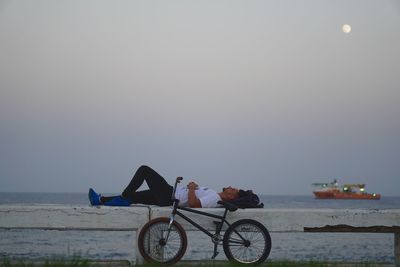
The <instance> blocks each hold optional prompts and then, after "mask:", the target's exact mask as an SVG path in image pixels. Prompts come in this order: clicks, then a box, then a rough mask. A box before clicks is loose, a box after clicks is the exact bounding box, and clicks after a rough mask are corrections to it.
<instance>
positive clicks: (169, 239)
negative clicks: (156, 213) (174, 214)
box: [138, 217, 187, 264]
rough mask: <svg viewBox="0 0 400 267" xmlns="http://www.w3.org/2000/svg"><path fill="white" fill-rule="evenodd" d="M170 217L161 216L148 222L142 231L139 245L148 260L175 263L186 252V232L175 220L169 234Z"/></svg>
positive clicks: (141, 252)
mask: <svg viewBox="0 0 400 267" xmlns="http://www.w3.org/2000/svg"><path fill="white" fill-rule="evenodd" d="M168 228H169V218H166V217H160V218H156V219H153V220H151V221H149V222H148V223H146V224H145V225H144V226H143V228H142V230H141V231H140V234H139V238H138V247H139V251H140V254H141V255H142V256H143V258H144V259H145V260H146V261H148V262H154V263H165V264H173V263H176V262H177V261H179V260H180V259H181V258H182V257H183V255H184V254H185V251H186V247H187V237H186V232H185V230H184V229H183V228H182V226H181V225H180V224H179V223H177V222H176V221H174V222H173V223H172V225H171V230H170V231H169V234H168Z"/></svg>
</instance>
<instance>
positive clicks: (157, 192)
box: [122, 166, 173, 206]
mask: <svg viewBox="0 0 400 267" xmlns="http://www.w3.org/2000/svg"><path fill="white" fill-rule="evenodd" d="M144 181H146V183H147V185H148V186H149V189H148V190H144V191H137V190H138V189H139V187H140V186H141V185H142V184H143V182H144ZM172 191H173V187H172V186H170V185H169V184H168V183H167V182H166V181H165V179H164V178H163V177H162V176H161V175H159V174H158V173H157V172H156V171H155V170H153V169H152V168H150V167H148V166H140V167H139V169H137V171H136V173H135V175H134V176H133V178H132V180H131V182H130V183H129V185H128V186H127V187H126V188H125V190H124V192H122V197H123V198H125V199H129V200H130V201H132V202H133V203H135V204H138V203H140V204H147V205H158V206H170V205H172Z"/></svg>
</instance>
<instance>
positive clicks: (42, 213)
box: [0, 205, 149, 231]
mask: <svg viewBox="0 0 400 267" xmlns="http://www.w3.org/2000/svg"><path fill="white" fill-rule="evenodd" d="M148 220H149V208H148V207H145V206H142V207H105V206H101V207H91V206H67V205H26V206H25V205H24V206H22V205H0V227H1V228H28V229H29V228H32V229H35V228H37V229H77V230H79V229H81V230H114V231H115V230H137V229H138V228H141V227H142V226H143V225H144V224H145V223H147V221H148Z"/></svg>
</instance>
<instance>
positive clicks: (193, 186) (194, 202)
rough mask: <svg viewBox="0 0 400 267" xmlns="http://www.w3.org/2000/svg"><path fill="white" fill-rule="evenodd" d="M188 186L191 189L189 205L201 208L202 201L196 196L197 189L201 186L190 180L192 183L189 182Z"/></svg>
mask: <svg viewBox="0 0 400 267" xmlns="http://www.w3.org/2000/svg"><path fill="white" fill-rule="evenodd" d="M187 188H188V189H189V192H188V202H189V207H191V208H201V202H200V200H199V199H198V198H197V197H196V193H195V191H196V189H198V188H199V186H198V185H197V184H196V183H195V182H190V183H188V185H187Z"/></svg>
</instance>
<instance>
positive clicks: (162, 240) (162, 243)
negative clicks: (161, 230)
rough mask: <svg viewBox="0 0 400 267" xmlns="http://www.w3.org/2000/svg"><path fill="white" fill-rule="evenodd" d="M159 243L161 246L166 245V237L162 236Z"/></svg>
mask: <svg viewBox="0 0 400 267" xmlns="http://www.w3.org/2000/svg"><path fill="white" fill-rule="evenodd" d="M158 244H160V246H165V245H166V244H167V242H165V239H164V238H161V239H160V241H158Z"/></svg>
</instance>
